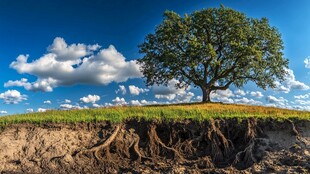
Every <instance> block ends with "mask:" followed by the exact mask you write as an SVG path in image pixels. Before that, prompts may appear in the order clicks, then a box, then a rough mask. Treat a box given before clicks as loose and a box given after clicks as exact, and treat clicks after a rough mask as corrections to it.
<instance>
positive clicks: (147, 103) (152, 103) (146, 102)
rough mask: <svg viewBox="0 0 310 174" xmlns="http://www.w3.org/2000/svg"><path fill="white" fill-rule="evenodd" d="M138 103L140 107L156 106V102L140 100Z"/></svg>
mask: <svg viewBox="0 0 310 174" xmlns="http://www.w3.org/2000/svg"><path fill="white" fill-rule="evenodd" d="M140 103H141V104H142V105H154V104H157V101H147V100H141V102H140Z"/></svg>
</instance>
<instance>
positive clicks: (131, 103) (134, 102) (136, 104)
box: [129, 100, 141, 106]
mask: <svg viewBox="0 0 310 174" xmlns="http://www.w3.org/2000/svg"><path fill="white" fill-rule="evenodd" d="M129 104H130V105H132V106H141V103H140V102H139V100H131V101H130V102H129Z"/></svg>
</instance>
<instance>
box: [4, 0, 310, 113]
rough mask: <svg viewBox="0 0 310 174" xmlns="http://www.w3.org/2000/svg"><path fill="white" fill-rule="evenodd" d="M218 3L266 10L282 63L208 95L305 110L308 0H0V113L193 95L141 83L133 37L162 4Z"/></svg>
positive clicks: (259, 13) (257, 12) (147, 27)
mask: <svg viewBox="0 0 310 174" xmlns="http://www.w3.org/2000/svg"><path fill="white" fill-rule="evenodd" d="M220 4H223V5H225V6H227V7H230V8H233V9H235V10H238V11H241V12H243V13H245V14H247V15H248V16H249V17H255V18H261V17H267V18H268V19H269V20H270V24H271V25H273V26H275V27H277V28H278V29H279V31H280V33H281V34H282V38H283V41H284V45H285V50H284V53H285V57H286V58H288V59H289V61H290V63H289V68H290V69H289V70H288V71H289V76H287V78H286V81H285V82H284V83H283V84H279V85H278V88H276V89H268V90H266V91H264V90H261V89H259V88H257V87H256V86H255V84H253V83H249V84H247V85H246V86H244V87H243V88H241V89H236V88H235V87H233V86H232V87H231V88H230V89H229V90H226V91H218V92H217V93H215V94H213V96H212V99H213V101H222V102H228V103H243V104H254V105H266V106H277V107H283V108H290V109H301V110H310V90H309V86H310V81H309V77H310V69H309V68H310V59H308V56H309V55H310V23H309V22H308V19H309V18H310V1H308V0H300V1H291V0H273V1H268V0H260V1H249V0H240V1H231V0H227V1H220V0H208V1H206V0H201V1H200V0H197V1H188V0H178V1H165V0H157V1H142V0H132V1H125V0H124V1H121V0H114V1H99V0H83V1H78V0H75V1H73V0H70V1H61V0H56V1H34V0H29V1H22V0H20V1H18V0H17V1H10V0H2V1H0V26H1V27H0V60H1V63H0V115H7V114H15V113H25V112H32V111H35V112H36V111H44V110H46V109H72V108H87V107H102V106H110V105H120V104H126V105H140V104H153V103H175V102H192V101H198V100H199V99H200V97H201V91H200V90H199V89H195V88H193V87H191V88H189V89H187V90H184V89H175V88H174V83H175V81H171V82H170V83H169V85H168V87H162V86H159V87H157V86H154V87H149V88H148V87H146V86H145V84H144V82H143V79H142V77H141V74H140V73H139V71H138V67H137V65H136V64H135V60H136V59H137V58H140V57H142V55H140V54H139V51H138V47H137V45H138V44H140V43H142V42H143V40H144V37H145V36H146V35H147V34H148V33H152V32H154V29H155V27H156V26H157V25H158V24H160V23H161V21H162V16H163V12H164V11H165V10H173V11H176V12H177V13H179V14H181V15H183V14H185V13H191V12H193V11H195V10H200V9H203V8H209V7H219V6H220ZM82 58H83V59H82ZM308 60H309V61H308ZM77 63H79V64H80V67H74V66H73V67H72V66H71V65H72V64H77ZM125 90H126V91H125Z"/></svg>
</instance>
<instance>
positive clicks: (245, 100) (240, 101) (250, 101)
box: [234, 97, 263, 105]
mask: <svg viewBox="0 0 310 174" xmlns="http://www.w3.org/2000/svg"><path fill="white" fill-rule="evenodd" d="M234 103H238V104H248V105H262V104H263V103H262V102H260V101H256V100H253V99H248V98H246V97H242V98H241V99H235V100H234Z"/></svg>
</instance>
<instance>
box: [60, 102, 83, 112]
mask: <svg viewBox="0 0 310 174" xmlns="http://www.w3.org/2000/svg"><path fill="white" fill-rule="evenodd" d="M59 107H60V109H61V110H72V109H87V108H88V107H87V106H84V107H81V106H79V105H77V104H76V105H72V104H68V103H65V104H61V105H60V106H59Z"/></svg>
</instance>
